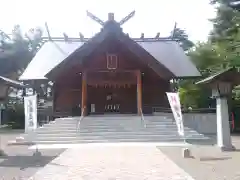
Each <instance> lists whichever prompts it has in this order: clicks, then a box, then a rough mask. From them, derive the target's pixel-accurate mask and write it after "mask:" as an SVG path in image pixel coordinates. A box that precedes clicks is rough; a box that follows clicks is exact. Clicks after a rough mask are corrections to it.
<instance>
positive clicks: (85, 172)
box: [30, 146, 193, 180]
mask: <svg viewBox="0 0 240 180" xmlns="http://www.w3.org/2000/svg"><path fill="white" fill-rule="evenodd" d="M30 179H33V180H66V179H71V180H75V179H76V180H81V179H83V180H95V179H97V180H115V179H121V180H126V179H128V180H132V179H134V180H136V179H137V180H147V179H151V180H155V179H156V180H193V178H191V177H190V176H189V175H188V174H187V173H186V172H184V171H183V170H182V169H181V168H179V167H178V166H177V165H175V164H174V163H173V162H172V161H171V160H169V159H168V158H167V156H165V155H164V154H163V153H162V152H161V151H160V150H159V149H157V148H156V147H149V146H146V147H129V146H125V147H124V146H122V147H114V146H113V147H106V146H99V147H91V146H86V147H81V148H77V149H76V148H75V149H68V150H66V151H65V152H64V153H62V154H61V155H60V156H59V157H58V158H56V159H54V160H53V161H52V162H51V163H49V164H48V165H46V166H45V167H44V168H43V169H41V170H39V171H38V172H37V173H36V174H35V175H34V176H33V177H32V178H30Z"/></svg>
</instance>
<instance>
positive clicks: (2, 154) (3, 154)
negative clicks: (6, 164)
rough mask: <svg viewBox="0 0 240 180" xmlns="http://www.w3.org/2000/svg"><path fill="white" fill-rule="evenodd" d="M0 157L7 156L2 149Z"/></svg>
mask: <svg viewBox="0 0 240 180" xmlns="http://www.w3.org/2000/svg"><path fill="white" fill-rule="evenodd" d="M1 156H7V154H6V153H5V152H4V151H3V150H2V149H0V157H1Z"/></svg>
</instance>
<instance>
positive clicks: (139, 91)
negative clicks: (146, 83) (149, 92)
mask: <svg viewBox="0 0 240 180" xmlns="http://www.w3.org/2000/svg"><path fill="white" fill-rule="evenodd" d="M136 76H137V109H138V114H139V115H141V111H142V76H141V71H136Z"/></svg>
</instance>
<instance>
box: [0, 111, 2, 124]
mask: <svg viewBox="0 0 240 180" xmlns="http://www.w3.org/2000/svg"><path fill="white" fill-rule="evenodd" d="M1 125H2V108H1V107H0V126H1Z"/></svg>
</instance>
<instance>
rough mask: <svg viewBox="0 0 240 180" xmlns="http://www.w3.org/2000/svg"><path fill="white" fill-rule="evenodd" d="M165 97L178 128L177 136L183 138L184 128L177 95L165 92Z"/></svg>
mask: <svg viewBox="0 0 240 180" xmlns="http://www.w3.org/2000/svg"><path fill="white" fill-rule="evenodd" d="M167 97H168V101H169V104H170V106H171V109H172V112H173V116H174V119H175V121H176V124H177V127H178V134H179V135H180V136H184V126H183V118H182V110H181V104H180V98H179V95H178V93H171V92H167Z"/></svg>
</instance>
